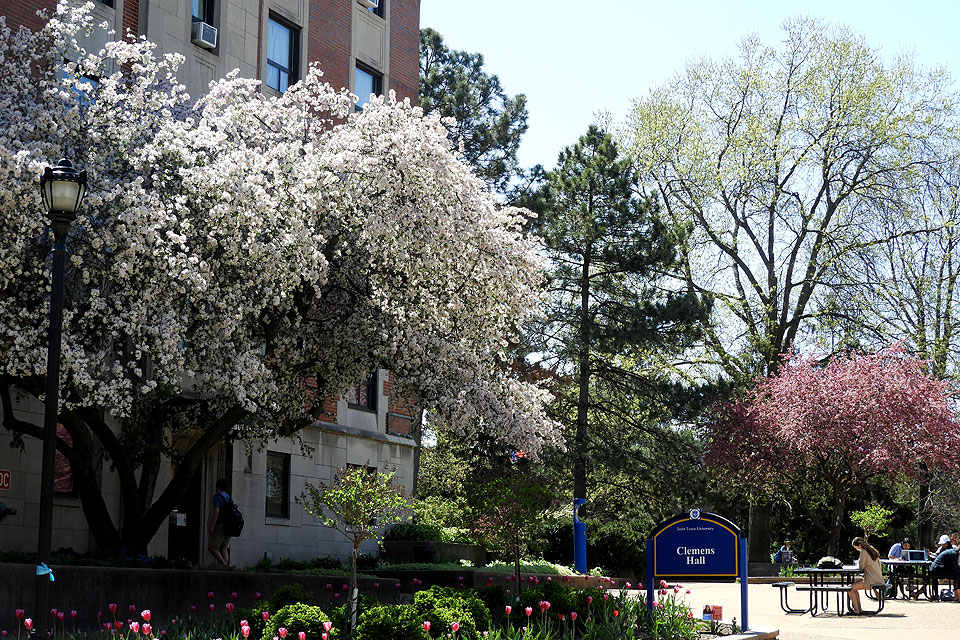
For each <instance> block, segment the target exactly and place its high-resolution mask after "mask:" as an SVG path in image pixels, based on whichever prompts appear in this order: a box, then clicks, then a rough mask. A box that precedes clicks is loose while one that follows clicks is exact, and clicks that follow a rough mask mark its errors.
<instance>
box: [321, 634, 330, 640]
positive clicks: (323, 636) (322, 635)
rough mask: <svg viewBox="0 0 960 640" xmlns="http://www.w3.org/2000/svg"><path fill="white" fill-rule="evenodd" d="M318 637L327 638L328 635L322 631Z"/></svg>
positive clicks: (324, 639)
mask: <svg viewBox="0 0 960 640" xmlns="http://www.w3.org/2000/svg"><path fill="white" fill-rule="evenodd" d="M320 637H321V638H323V640H327V639H328V638H329V637H330V636H329V635H328V634H327V633H322V634H320Z"/></svg>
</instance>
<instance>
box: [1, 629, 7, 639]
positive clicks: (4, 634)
mask: <svg viewBox="0 0 960 640" xmlns="http://www.w3.org/2000/svg"><path fill="white" fill-rule="evenodd" d="M0 637H2V638H6V637H7V630H6V629H4V630H3V631H0Z"/></svg>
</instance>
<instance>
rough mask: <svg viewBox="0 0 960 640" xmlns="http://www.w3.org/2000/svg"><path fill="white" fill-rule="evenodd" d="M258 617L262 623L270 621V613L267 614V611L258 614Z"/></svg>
mask: <svg viewBox="0 0 960 640" xmlns="http://www.w3.org/2000/svg"><path fill="white" fill-rule="evenodd" d="M260 617H261V618H263V621H264V622H266V621H267V620H269V619H270V612H269V611H261V612H260Z"/></svg>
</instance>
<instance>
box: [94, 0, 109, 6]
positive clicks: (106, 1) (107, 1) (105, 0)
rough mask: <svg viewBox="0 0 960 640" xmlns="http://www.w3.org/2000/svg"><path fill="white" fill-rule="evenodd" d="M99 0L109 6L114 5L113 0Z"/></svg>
mask: <svg viewBox="0 0 960 640" xmlns="http://www.w3.org/2000/svg"><path fill="white" fill-rule="evenodd" d="M97 2H99V3H100V4H105V5H107V6H108V7H112V6H113V0H97Z"/></svg>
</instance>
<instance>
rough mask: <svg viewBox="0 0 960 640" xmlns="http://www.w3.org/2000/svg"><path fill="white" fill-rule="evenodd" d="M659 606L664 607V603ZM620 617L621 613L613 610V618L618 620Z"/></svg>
mask: <svg viewBox="0 0 960 640" xmlns="http://www.w3.org/2000/svg"><path fill="white" fill-rule="evenodd" d="M657 604H659V605H660V606H663V603H657ZM618 615H620V612H619V611H617V610H616V609H614V610H613V617H614V618H616V617H617V616H618Z"/></svg>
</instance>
